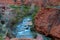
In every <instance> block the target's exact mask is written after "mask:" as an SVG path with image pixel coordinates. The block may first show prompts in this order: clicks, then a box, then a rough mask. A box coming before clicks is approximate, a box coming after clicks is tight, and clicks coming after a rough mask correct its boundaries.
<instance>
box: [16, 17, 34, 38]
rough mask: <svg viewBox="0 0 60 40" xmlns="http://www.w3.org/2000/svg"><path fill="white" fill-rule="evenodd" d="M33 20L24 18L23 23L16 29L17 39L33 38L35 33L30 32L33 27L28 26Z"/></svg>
mask: <svg viewBox="0 0 60 40" xmlns="http://www.w3.org/2000/svg"><path fill="white" fill-rule="evenodd" d="M31 21H32V18H31V17H30V16H29V17H24V18H23V20H22V22H21V23H19V24H18V25H17V27H16V38H33V33H32V32H31V31H30V28H31V25H28V24H27V23H28V22H31Z"/></svg>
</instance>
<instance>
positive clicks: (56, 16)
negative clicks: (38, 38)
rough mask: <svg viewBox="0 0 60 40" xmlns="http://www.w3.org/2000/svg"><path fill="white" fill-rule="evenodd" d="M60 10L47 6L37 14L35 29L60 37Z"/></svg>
mask: <svg viewBox="0 0 60 40" xmlns="http://www.w3.org/2000/svg"><path fill="white" fill-rule="evenodd" d="M59 25H60V10H58V9H52V8H45V9H42V10H41V11H39V12H38V13H37V15H36V16H35V29H36V30H37V31H38V32H40V33H42V34H45V35H51V36H54V37H58V38H60V36H59V35H60V34H58V33H59V30H60V29H59V27H60V26H59Z"/></svg>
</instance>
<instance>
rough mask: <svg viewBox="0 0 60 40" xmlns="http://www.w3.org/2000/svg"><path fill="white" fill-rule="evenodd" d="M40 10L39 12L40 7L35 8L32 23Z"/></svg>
mask: <svg viewBox="0 0 60 40" xmlns="http://www.w3.org/2000/svg"><path fill="white" fill-rule="evenodd" d="M38 10H39V7H37V6H35V10H34V12H33V14H32V22H34V19H35V15H36V14H37V12H38Z"/></svg>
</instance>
